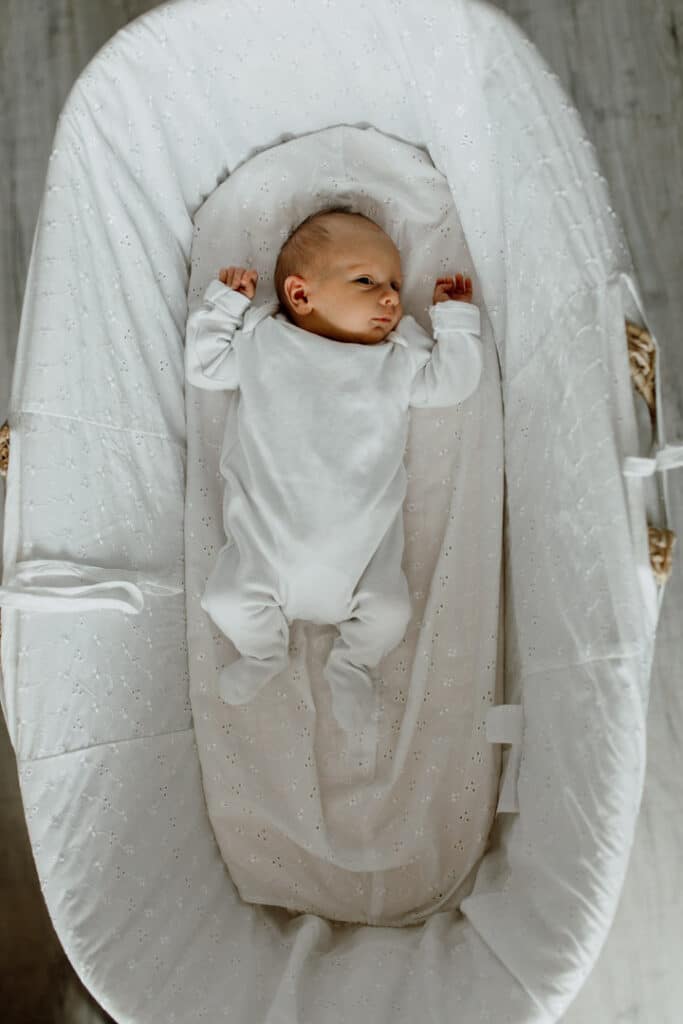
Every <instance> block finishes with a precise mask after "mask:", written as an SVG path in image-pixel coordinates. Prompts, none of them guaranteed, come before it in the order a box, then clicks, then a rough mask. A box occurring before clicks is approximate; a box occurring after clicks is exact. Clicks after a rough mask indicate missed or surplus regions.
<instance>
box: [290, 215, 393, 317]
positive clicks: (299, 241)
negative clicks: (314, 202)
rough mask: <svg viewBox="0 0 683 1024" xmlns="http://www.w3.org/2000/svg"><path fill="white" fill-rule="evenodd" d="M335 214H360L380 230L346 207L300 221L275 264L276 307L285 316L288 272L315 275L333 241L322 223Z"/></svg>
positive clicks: (377, 225)
mask: <svg viewBox="0 0 683 1024" xmlns="http://www.w3.org/2000/svg"><path fill="white" fill-rule="evenodd" d="M336 213H341V214H346V216H349V217H362V218H363V220H366V221H367V222H368V224H372V226H373V227H375V228H377V229H378V230H380V231H381V230H382V229H381V228H380V227H379V224H376V223H375V222H374V221H373V220H370V218H369V217H366V216H365V215H364V214H362V213H357V212H356V211H355V210H352V209H351V207H349V206H328V207H326V208H325V209H324V210H317V211H316V212H315V213H311V214H310V215H309V216H308V217H306V219H305V220H302V221H301V223H300V224H298V225H297V226H296V227H295V228H294V229H293V231H291V232H290V234H289V237H288V238H287V240H286V241H285V242H284V243H283V245H282V248H281V249H280V252H279V254H278V257H277V260H276V263H275V275H274V278H275V292H276V294H277V297H278V300H279V302H280V309H281V310H282V311H283V312H284V313H286V314H288V315H291V313H292V310H291V309H290V306H289V303H288V301H287V296H286V294H285V281H286V280H287V278H288V277H289V276H290V275H291V274H301V275H302V276H304V275H305V274H307V273H312V274H315V273H317V272H318V271H319V270H320V269H321V267H322V266H323V263H324V260H325V257H326V249H327V247H328V246H329V245H330V243H331V242H332V241H333V237H332V234H331V232H330V231H329V230H328V228H327V227H326V225H325V218H327V217H329V216H330V215H331V214H336Z"/></svg>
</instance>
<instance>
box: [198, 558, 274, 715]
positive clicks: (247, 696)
mask: <svg viewBox="0 0 683 1024" xmlns="http://www.w3.org/2000/svg"><path fill="white" fill-rule="evenodd" d="M200 603H201V606H202V608H203V609H204V611H205V612H207V614H208V615H209V617H210V618H211V619H212V621H213V622H214V623H215V624H216V625H217V626H218V628H219V629H220V630H221V632H222V633H224V634H225V635H226V636H227V637H228V639H229V640H231V641H232V643H233V644H234V645H235V647H236V648H237V650H238V651H239V652H240V655H241V657H239V658H238V659H237V660H236V661H234V662H232V664H230V665H227V666H226V667H225V668H224V669H223V670H222V672H221V674H220V677H219V680H218V693H219V696H220V697H221V698H222V700H224V701H225V703H226V704H247V703H249V701H251V700H253V699H254V697H255V696H256V694H257V693H258V692H259V690H261V689H263V687H264V686H265V685H266V684H267V683H269V682H270V680H271V679H273V678H274V677H275V676H276V675H279V673H280V672H282V671H283V670H284V669H285V668H286V667H287V665H288V664H289V623H288V622H287V619H286V617H285V615H284V613H283V612H282V609H281V607H280V599H279V594H278V592H277V587H276V585H275V583H274V580H273V579H272V577H271V575H270V573H269V572H268V567H267V566H266V565H264V564H263V563H262V562H261V561H260V560H258V559H255V558H254V557H249V556H248V557H247V558H246V560H245V559H244V558H243V556H242V554H241V553H240V551H239V549H238V547H237V545H236V544H234V543H233V544H226V545H225V547H223V548H221V550H220V552H219V554H218V558H217V559H216V564H215V565H214V567H213V569H212V570H211V573H210V574H209V578H208V580H207V584H206V589H205V591H204V594H203V596H202V599H201V602H200Z"/></svg>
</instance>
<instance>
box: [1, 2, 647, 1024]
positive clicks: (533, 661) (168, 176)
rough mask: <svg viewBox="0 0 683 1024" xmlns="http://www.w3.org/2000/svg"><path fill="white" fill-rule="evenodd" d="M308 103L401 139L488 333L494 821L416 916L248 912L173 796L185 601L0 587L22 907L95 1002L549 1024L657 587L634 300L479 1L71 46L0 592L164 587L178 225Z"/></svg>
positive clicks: (177, 497)
mask: <svg viewBox="0 0 683 1024" xmlns="http://www.w3.org/2000/svg"><path fill="white" fill-rule="evenodd" d="M304 46H305V48H304ZM341 124H344V125H349V126H353V127H356V128H367V127H372V128H374V129H376V130H377V131H378V132H381V133H382V134H384V135H386V136H389V137H394V138H397V139H400V140H402V141H403V142H405V143H407V144H408V145H411V146H417V147H422V148H423V149H424V150H425V152H428V153H429V157H430V160H431V162H432V164H433V165H434V167H435V168H436V169H437V170H438V171H439V172H440V173H441V174H442V175H443V176H444V178H445V179H446V180H447V181H448V186H449V189H450V191H451V194H452V196H453V202H454V205H455V206H456V208H457V210H458V215H459V219H460V223H461V226H462V229H463V233H464V236H465V238H466V241H467V246H468V250H469V253H470V255H471V258H472V263H473V267H474V268H475V269H476V273H477V277H478V281H479V287H480V291H481V296H482V302H481V307H482V309H483V310H485V311H486V315H487V317H488V320H489V323H490V326H491V332H492V338H493V341H494V343H495V349H496V356H497V359H498V362H499V367H500V378H501V382H502V386H501V392H502V404H503V445H504V468H505V492H504V550H503V569H504V574H503V579H504V598H505V600H504V630H501V631H500V632H499V634H498V635H499V637H500V639H501V642H502V643H503V644H504V659H505V661H504V666H505V677H504V699H505V701H506V703H509V704H515V703H521V710H522V712H523V732H522V742H521V761H520V764H519V777H518V779H517V780H516V783H517V785H516V789H517V798H518V810H519V813H518V814H512V815H507V814H506V815H501V816H500V817H498V818H497V819H496V821H495V823H494V828H493V829H492V831H491V833H490V842H491V845H490V849H489V850H488V851H487V852H486V853H485V855H484V857H483V859H482V861H481V864H480V865H479V868H478V870H477V873H476V878H475V884H474V886H473V888H472V892H471V893H470V895H469V896H467V897H466V898H465V899H464V900H463V901H462V903H461V905H460V911H459V912H458V911H455V912H453V911H445V912H443V913H435V914H432V915H431V916H430V917H429V918H428V919H427V920H426V921H424V923H422V924H420V925H419V926H413V927H408V928H385V927H372V926H370V925H363V924H348V923H346V924H335V923H334V922H329V921H326V920H325V919H324V918H322V917H320V916H317V915H315V914H303V915H299V916H298V917H295V918H292V917H290V916H289V915H288V914H287V913H286V911H284V910H277V909H274V908H265V907H261V906H251V905H249V904H246V903H244V902H243V901H241V900H240V898H239V895H238V893H237V892H236V888H235V885H234V884H233V882H232V880H231V879H230V876H229V873H228V871H227V869H226V867H225V865H224V862H223V860H222V859H221V857H220V855H219V850H218V847H217V845H216V841H215V838H214V835H213V831H212V829H211V824H210V821H209V818H208V814H207V811H206V805H205V802H204V790H203V788H202V779H201V773H200V770H199V761H198V756H197V748H196V743H195V730H196V734H197V735H199V730H200V729H201V728H202V724H200V722H199V719H201V720H202V722H203V724H204V725H206V723H207V719H204V718H203V717H202V716H204V715H207V716H208V715H209V714H210V712H209V710H208V708H207V709H199V711H196V710H195V709H194V708H193V707H192V706H191V702H190V693H189V672H188V649H192V648H193V646H194V647H196V645H197V643H198V639H199V638H198V636H197V635H196V633H195V628H196V627H194V625H193V621H192V616H191V613H190V615H188V616H187V620H186V608H185V600H184V598H183V595H182V592H176V593H175V594H173V593H166V594H163V593H159V592H156V593H147V594H146V595H145V602H144V607H143V608H142V610H141V611H140V612H139V613H138V614H124V613H123V612H121V611H120V610H115V609H110V610H101V611H93V610H87V611H86V610H84V611H79V610H78V605H77V604H76V603H73V602H72V603H71V604H70V606H69V608H65V609H64V610H63V611H62V614H61V615H58V614H55V613H49V614H48V613H47V612H45V613H40V612H38V611H37V610H36V609H35V608H33V609H32V610H27V609H21V608H19V607H16V606H15V607H5V608H3V630H2V648H1V652H2V669H3V675H4V685H5V692H4V694H3V710H4V712H5V715H6V717H7V720H8V727H9V731H10V736H11V737H12V741H13V743H14V745H15V749H16V753H17V758H18V762H19V770H20V782H21V789H22V797H23V800H24V805H25V808H26V813H27V819H28V824H29V831H30V836H31V841H32V844H33V851H34V855H35V859H36V865H37V868H38V873H39V875H40V879H41V884H42V886H43V892H44V895H45V899H46V902H47V905H48V908H49V910H50V913H51V915H52V918H53V921H54V923H55V927H56V929H57V931H58V933H59V936H60V939H61V941H62V943H63V945H64V948H65V950H66V952H67V954H68V956H69V957H70V959H71V961H72V963H73V964H74V966H75V967H76V969H77V970H78V971H79V973H80V975H81V977H82V978H83V980H84V982H85V983H86V985H87V986H88V987H89V988H90V989H91V990H92V992H93V993H94V995H95V996H96V998H97V999H98V1000H99V1001H100V1002H101V1004H102V1005H103V1006H104V1007H105V1009H107V1011H108V1012H109V1013H110V1014H111V1015H112V1016H113V1017H114V1018H115V1019H116V1020H118V1021H121V1022H126V1024H128V1022H130V1024H132V1022H141V1021H145V1022H146V1024H156V1022H157V1021H158V1022H160V1024H161V1022H164V1024H168V1022H182V1024H188V1022H191V1021H194V1020H212V1021H219V1020H224V1019H225V1020H228V1019H232V1020H234V1019H238V1020H240V1022H244V1024H257V1022H269V1024H274V1022H275V1021H276V1020H277V1021H287V1022H292V1024H293V1022H301V1024H303V1022H307V1021H311V1020H315V1021H316V1022H321V1024H342V1022H344V1024H345V1022H347V1021H349V1020H358V1021H363V1022H367V1024H370V1022H373V1024H374V1022H376V1021H384V1020H389V1019H391V1020H392V1022H397V1024H413V1022H414V1021H415V1020H416V1019H422V1018H424V1017H425V1016H428V1017H430V1018H431V1019H432V1020H434V1021H437V1020H450V1019H453V1018H457V1019H459V1020H463V1021H468V1022H476V1021H502V1020H505V1021H507V1022H509V1024H521V1022H536V1021H543V1022H550V1021H557V1020H558V1019H559V1018H560V1017H561V1016H562V1014H563V1012H564V1010H565V1008H566V1007H567V1005H568V1004H569V1003H570V1002H571V1000H572V998H573V996H574V995H575V993H576V992H577V991H578V989H579V987H580V986H581V985H582V983H583V981H584V980H585V978H586V976H587V974H588V973H589V971H590V970H591V967H592V965H593V964H594V962H595V960H596V958H597V956H598V953H599V951H600V948H601V946H602V943H603V942H604V939H605V936H606V934H607V931H608V929H609V927H610V924H611V921H612V917H613V914H614V911H615V908H616V905H617V902H618V899H619V893H620V889H621V885H622V881H623V877H624V872H625V869H626V864H627V861H628V856H629V852H630V848H631V843H632V838H633V829H634V823H635V820H636V815H637V811H638V806H639V802H640V796H641V792H642V781H643V773H644V762H645V718H646V713H647V702H648V681H649V673H650V665H651V658H652V648H653V637H654V632H655V628H656V622H657V615H658V610H659V603H660V600H661V591H660V592H659V593H658V592H657V591H656V588H655V586H654V584H653V582H652V574H651V571H650V567H649V553H648V546H647V531H646V517H645V497H644V491H643V485H642V481H641V479H639V478H637V477H628V478H626V479H625V478H624V477H623V475H622V465H623V460H624V459H626V458H630V457H638V456H649V455H650V452H649V451H648V450H641V449H640V445H639V440H638V433H637V429H636V420H635V415H634V409H633V392H632V388H631V383H630V376H629V369H628V357H627V349H626V343H625V336H624V326H623V320H624V316H625V314H626V315H628V316H629V318H630V319H631V320H634V321H637V322H641V323H643V322H644V312H643V305H642V301H641V300H640V296H639V294H638V289H637V285H636V282H635V278H634V272H633V267H632V263H631V260H630V256H629V253H628V249H627V246H626V244H625V240H624V238H623V234H622V232H621V230H620V227H619V225H618V223H617V220H616V217H615V215H614V213H613V211H612V210H611V208H610V205H609V196H608V193H607V189H606V183H605V180H604V178H603V177H602V175H601V174H600V171H599V168H598V167H597V165H596V158H595V152H594V150H593V148H592V146H591V144H590V141H589V140H588V139H587V138H586V136H585V134H584V132H583V129H582V126H581V124H580V121H579V118H578V115H577V113H576V111H575V110H574V108H573V107H572V105H571V103H570V102H569V101H568V99H567V97H566V96H565V94H564V93H563V91H562V88H561V86H560V83H559V81H558V79H557V77H556V76H555V75H553V74H552V73H551V72H550V70H549V69H548V68H547V67H546V66H545V65H544V63H543V61H542V60H541V58H540V56H539V55H538V53H536V51H535V50H534V48H533V47H532V45H531V44H530V42H529V41H528V40H526V39H525V37H524V36H523V35H522V33H521V32H520V31H519V30H518V29H517V27H516V26H515V25H514V23H512V22H511V21H510V20H509V19H508V18H506V17H505V16H504V15H503V14H502V13H501V12H499V11H496V10H494V9H492V8H490V7H488V6H487V5H486V4H484V3H480V2H475V0H424V2H423V3H420V4H414V3H410V2H407V0H373V2H372V3H367V4H366V3H364V2H361V0H351V2H345V3H344V4H341V3H337V2H335V0H327V2H323V3H320V2H318V0H315V2H314V0H296V2H294V0H292V2H291V3H284V4H283V3H281V2H280V0H258V2H254V3H250V4H249V5H244V4H238V3H232V2H227V3H226V2H225V0H179V2H177V3H172V4H166V5H163V6H161V7H159V8H156V9H155V10H153V11H151V12H149V14H147V15H145V16H144V17H143V18H140V19H138V20H137V21H136V22H134V23H132V24H131V25H129V26H128V27H126V28H125V29H123V30H122V31H120V32H119V33H117V35H116V36H115V37H114V38H113V39H112V40H111V41H110V42H109V43H108V44H107V45H106V46H104V47H103V48H102V50H100V52H99V53H98V54H97V56H96V57H95V58H94V60H93V61H92V62H91V63H90V64H89V65H88V66H87V68H86V69H85V70H84V72H83V73H82V74H81V76H80V77H79V79H78V81H77V82H76V84H75V85H74V87H73V89H72V92H71V93H70V95H69V97H68V100H67V102H66V104H65V107H64V109H63V111H62V113H61V115H60V118H59V121H58V124H57V129H56V133H55V139H54V144H53V148H52V152H51V157H50V163H49V168H48V174H47V180H46V185H45V193H44V196H43V202H42V206H41V210H40V215H39V219H38V224H37V228H36V234H35V238H34V243H33V249H32V254H31V261H30V266H29V275H28V280H27V287H26V293H25V302H24V310H23V315H22V321H21V330H20V336H19V341H18V351H17V361H16V364H15V372H14V379H13V386H12V397H11V408H10V417H9V418H10V428H11V431H12V437H13V448H12V457H11V459H10V467H9V474H8V477H7V496H6V511H5V531H4V577H3V583H5V584H8V583H9V582H10V580H11V579H12V578H13V576H14V575H15V573H16V572H17V568H18V567H19V566H20V565H21V563H22V562H26V561H32V560H33V561H35V560H38V561H44V560H55V561H60V562H76V563H79V562H82V563H84V564H86V565H89V566H99V567H100V568H106V569H108V570H110V571H111V574H112V577H114V578H115V575H116V571H117V569H121V570H123V571H125V572H135V573H139V574H140V579H142V580H148V581H149V583H151V584H152V585H154V583H155V581H158V580H160V579H161V580H164V581H166V582H167V583H168V581H169V580H170V581H171V583H173V581H175V583H179V584H182V583H184V575H183V576H181V573H183V574H184V570H185V565H184V556H185V542H186V540H187V543H188V544H189V543H190V542H191V541H194V540H195V539H196V538H192V537H191V536H190V535H189V532H187V535H186V530H185V529H184V527H185V523H184V511H185V510H184V499H185V486H184V482H185V477H186V473H187V471H188V469H189V467H188V466H187V463H186V459H187V450H188V438H187V433H186V420H185V404H184V391H183V330H184V325H185V321H186V316H187V306H188V296H187V288H188V283H189V270H190V249H191V243H192V235H193V224H192V217H193V215H194V214H195V213H196V212H197V210H198V209H199V207H200V206H201V204H202V203H203V202H204V201H205V200H206V198H207V197H208V196H209V195H210V194H211V193H212V192H214V190H215V189H216V186H217V185H219V184H220V183H221V182H222V181H224V180H225V178H226V177H227V176H228V175H229V174H231V173H232V172H233V171H235V170H236V169H237V168H239V166H240V165H241V164H242V163H244V162H245V161H246V160H248V159H249V158H250V157H252V156H254V155H255V154H258V153H259V152H262V151H264V150H266V149H269V148H271V147H272V146H274V145H277V144H278V143H280V142H284V141H287V139H292V138H299V137H301V136H304V135H308V134H311V133H313V132H317V131H320V130H322V129H326V128H329V127H333V126H336V125H341ZM264 200H267V195H265V196H264ZM268 215H269V214H268V204H267V201H266V202H264V205H263V210H262V211H261V213H260V216H262V217H267V216H268ZM415 217H416V219H417V220H419V210H417V211H415ZM660 408H661V407H660ZM216 427H217V424H216ZM659 431H660V434H659V437H658V442H659V443H660V444H663V443H664V439H663V438H662V436H661V422H660V424H659ZM15 442H16V444H15ZM199 469H201V470H202V471H203V472H205V473H206V471H207V470H208V469H209V466H208V464H207V465H204V466H202V467H199V466H198V470H199ZM665 513H666V509H665ZM658 522H659V524H660V525H667V514H662V515H661V516H660V518H659V520H658ZM416 554H417V553H415V554H411V553H409V556H410V557H415V556H416ZM151 589H152V590H153V589H154V586H152V588H151ZM67 596H68V595H67ZM66 604H69V600H67V601H66ZM186 624H187V629H186ZM518 747H519V744H518ZM506 756H507V753H506V752H504V754H503V761H504V762H505V760H506ZM507 763H508V764H510V763H511V759H508V760H507ZM504 767H505V765H504Z"/></svg>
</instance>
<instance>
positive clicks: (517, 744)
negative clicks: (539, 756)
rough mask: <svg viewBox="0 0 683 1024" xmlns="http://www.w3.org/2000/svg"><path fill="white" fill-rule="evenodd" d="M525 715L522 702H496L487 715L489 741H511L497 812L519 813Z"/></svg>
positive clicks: (487, 736) (487, 737)
mask: <svg viewBox="0 0 683 1024" xmlns="http://www.w3.org/2000/svg"><path fill="white" fill-rule="evenodd" d="M523 732H524V715H523V712H522V705H521V704H496V705H495V706H494V707H492V708H491V709H490V710H489V712H488V714H487V716H486V739H487V740H488V742H489V743H511V744H512V747H511V750H510V753H509V755H508V760H507V764H506V766H505V772H504V775H503V785H502V787H501V790H500V796H499V799H498V806H497V807H496V814H500V813H501V811H502V812H509V813H512V814H517V813H519V803H518V800H517V776H518V775H519V765H520V762H521V760H522V736H523Z"/></svg>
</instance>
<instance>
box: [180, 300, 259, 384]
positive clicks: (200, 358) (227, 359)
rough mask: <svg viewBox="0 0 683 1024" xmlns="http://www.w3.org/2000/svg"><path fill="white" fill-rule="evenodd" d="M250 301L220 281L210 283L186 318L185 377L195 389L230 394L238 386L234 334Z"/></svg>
mask: <svg viewBox="0 0 683 1024" xmlns="http://www.w3.org/2000/svg"><path fill="white" fill-rule="evenodd" d="M250 305H251V299H250V298H249V297H248V296H246V295H243V294H241V293H240V292H238V291H234V290H233V289H232V288H230V287H229V286H228V285H226V284H223V282H222V281H220V280H213V281H211V282H210V283H209V286H208V287H207V289H206V291H205V292H204V297H203V299H202V301H201V303H200V304H199V305H198V306H196V307H195V309H194V310H193V311H192V312H191V313H190V315H189V316H188V318H187V331H186V340H185V377H186V379H187V380H188V381H189V382H190V384H194V386H195V387H196V388H204V389H205V390H208V391H230V390H234V389H236V388H238V387H239V376H238V368H237V353H236V352H235V348H234V345H233V339H234V335H235V332H236V331H237V330H238V329H239V328H240V327H241V325H242V319H243V317H244V313H245V310H246V309H247V308H248V307H249V306H250Z"/></svg>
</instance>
